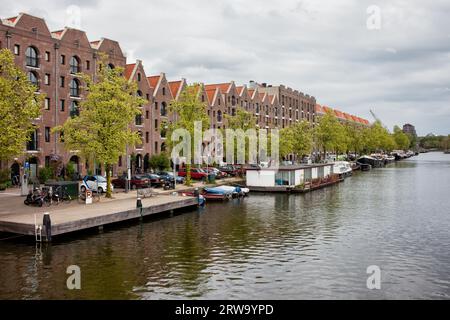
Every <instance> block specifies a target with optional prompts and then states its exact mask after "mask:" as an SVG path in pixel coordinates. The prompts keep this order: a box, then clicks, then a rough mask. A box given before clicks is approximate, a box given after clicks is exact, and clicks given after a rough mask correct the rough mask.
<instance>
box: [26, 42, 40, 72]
mask: <svg viewBox="0 0 450 320" xmlns="http://www.w3.org/2000/svg"><path fill="white" fill-rule="evenodd" d="M25 57H26V63H27V66H28V67H34V68H38V67H39V58H38V51H37V49H36V48H35V47H28V48H27V51H25Z"/></svg>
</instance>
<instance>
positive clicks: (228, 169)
mask: <svg viewBox="0 0 450 320" xmlns="http://www.w3.org/2000/svg"><path fill="white" fill-rule="evenodd" d="M219 170H220V171H222V172H225V173H226V174H227V175H229V176H233V177H234V176H237V175H238V174H239V172H240V171H241V169H240V168H238V167H236V166H233V165H231V164H228V165H225V166H222V167H219Z"/></svg>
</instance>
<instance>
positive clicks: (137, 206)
mask: <svg viewBox="0 0 450 320" xmlns="http://www.w3.org/2000/svg"><path fill="white" fill-rule="evenodd" d="M136 208H142V200H141V198H139V197H138V198H137V200H136Z"/></svg>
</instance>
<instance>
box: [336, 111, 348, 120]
mask: <svg viewBox="0 0 450 320" xmlns="http://www.w3.org/2000/svg"><path fill="white" fill-rule="evenodd" d="M334 114H335V115H336V117H338V118H339V119H342V120H347V119H346V118H345V117H344V114H343V113H342V112H341V111H339V110H336V109H334Z"/></svg>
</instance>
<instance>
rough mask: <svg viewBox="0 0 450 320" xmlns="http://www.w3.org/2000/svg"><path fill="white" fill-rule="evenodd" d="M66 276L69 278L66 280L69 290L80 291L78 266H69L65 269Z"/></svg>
mask: <svg viewBox="0 0 450 320" xmlns="http://www.w3.org/2000/svg"><path fill="white" fill-rule="evenodd" d="M66 273H67V274H70V276H69V277H68V278H67V281H66V285H67V289H69V290H74V289H77V290H80V289H81V270H80V267H79V266H76V265H71V266H68V267H67V270H66Z"/></svg>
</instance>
